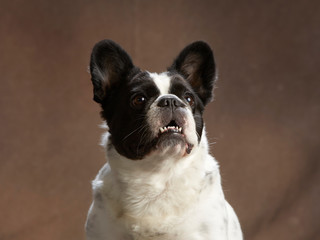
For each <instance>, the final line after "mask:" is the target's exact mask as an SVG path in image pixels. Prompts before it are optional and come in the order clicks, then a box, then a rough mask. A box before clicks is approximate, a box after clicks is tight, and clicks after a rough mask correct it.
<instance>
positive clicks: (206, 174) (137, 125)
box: [86, 40, 242, 240]
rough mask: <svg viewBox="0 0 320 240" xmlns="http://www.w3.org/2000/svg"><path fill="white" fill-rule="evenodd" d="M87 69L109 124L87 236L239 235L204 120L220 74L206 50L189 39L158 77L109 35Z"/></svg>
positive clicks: (189, 239) (187, 239) (110, 239)
mask: <svg viewBox="0 0 320 240" xmlns="http://www.w3.org/2000/svg"><path fill="white" fill-rule="evenodd" d="M90 72H91V77H92V83H93V86H94V100H95V101H96V102H98V103H99V104H100V105H101V107H102V112H101V115H102V118H103V119H104V120H105V121H106V123H107V126H108V130H107V133H106V134H104V136H103V145H104V146H105V148H106V157H107V163H106V164H105V165H104V166H103V167H102V169H101V170H100V171H99V173H98V175H97V177H96V178H95V180H94V181H93V184H92V185H93V203H92V205H91V207H90V210H89V213H88V218H87V222H86V234H87V239H88V240H102V239H103V240H149V239H152V240H156V239H159V240H160V239H161V240H169V239H170V240H222V239H229V240H231V239H232V240H239V239H242V233H241V229H240V225H239V221H238V219H237V216H236V214H235V212H234V211H233V209H232V207H231V206H230V205H229V204H228V203H227V202H226V200H225V198H224V194H223V191H222V188H221V181H220V174H219V166H218V163H217V162H216V160H215V159H214V158H213V157H212V156H211V155H210V154H209V150H208V143H207V138H206V134H205V128H204V124H203V118H202V113H203V110H204V107H205V105H207V103H209V102H210V101H211V99H212V90H213V85H214V80H215V75H216V70H215V63H214V58H213V53H212V51H211V49H210V47H209V46H208V45H207V44H206V43H204V42H194V43H192V44H190V45H188V46H187V47H186V48H184V49H183V50H182V52H181V53H180V54H179V55H178V57H177V58H176V59H175V61H174V62H173V64H172V65H171V66H170V67H169V68H168V70H167V71H166V72H163V73H160V74H157V73H150V72H147V71H143V70H141V69H139V68H138V67H136V66H134V65H133V63H132V61H131V58H130V57H129V55H128V54H127V53H126V52H125V51H124V50H123V49H122V48H121V47H120V46H119V45H118V44H116V43H114V42H113V41H110V40H103V41H101V42H99V43H97V44H96V45H95V47H94V48H93V51H92V55H91V62H90Z"/></svg>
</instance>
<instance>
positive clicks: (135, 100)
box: [132, 95, 147, 107]
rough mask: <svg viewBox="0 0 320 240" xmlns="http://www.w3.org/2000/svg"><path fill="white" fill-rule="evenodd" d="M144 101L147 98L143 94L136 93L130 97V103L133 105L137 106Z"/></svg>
mask: <svg viewBox="0 0 320 240" xmlns="http://www.w3.org/2000/svg"><path fill="white" fill-rule="evenodd" d="M146 101H147V99H146V98H145V97H144V96H143V95H138V96H135V97H134V98H133V99H132V104H133V106H135V107H139V106H142V105H143V104H144V103H145V102H146Z"/></svg>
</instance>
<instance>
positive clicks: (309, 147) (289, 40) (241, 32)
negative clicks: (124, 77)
mask: <svg viewBox="0 0 320 240" xmlns="http://www.w3.org/2000/svg"><path fill="white" fill-rule="evenodd" d="M319 25H320V2H319V1H317V0H314V1H312V0H310V1H308V0H305V1H302V0H301V1H299V0H293V1H269V0H265V1H249V0H245V1H229V0H221V1H195V0H194V1H192V0H176V1H172V0H171V1H169V0H161V1H160V0H154V1H150V0H112V1H107V0H104V1H98V0H92V1H88V0H80V1H66V0H56V1H43V0H29V1H22V0H10V1H9V0H2V1H1V2H0V81H1V82H0V98H1V99H0V123H1V128H0V133H1V136H0V148H1V149H0V150H1V155H0V157H1V161H0V213H1V215H0V239H1V240H9V239H14V240H40V239H41V240H43V239H46V240H56V239H61V240H70V239H77V240H78V239H84V222H85V218H86V213H87V210H88V207H89V205H90V201H91V189H90V181H91V180H92V179H93V178H94V176H95V174H96V173H97V171H98V169H99V168H100V167H101V166H102V165H103V164H104V161H105V160H104V154H103V150H102V149H101V148H100V147H99V146H98V142H99V138H100V135H101V133H102V130H101V129H99V128H98V125H99V124H100V123H101V120H100V118H99V114H98V112H99V107H98V105H97V104H95V103H94V102H93V101H92V88H91V82H90V80H89V79H90V76H89V74H88V73H87V66H88V63H89V55H90V52H91V49H92V47H93V45H94V44H95V43H96V42H97V41H99V40H101V39H104V38H110V39H113V40H114V41H116V42H118V43H120V44H121V45H122V46H123V47H124V48H125V49H126V50H127V51H128V52H129V53H130V54H131V56H132V58H133V60H134V62H135V63H136V64H137V65H138V66H140V67H141V68H143V69H148V70H150V71H163V70H165V69H166V67H167V66H168V65H169V64H171V62H172V59H173V58H174V57H175V56H176V55H177V53H178V52H179V51H180V50H181V49H182V48H183V47H184V46H185V45H186V44H188V43H191V42H192V41H194V40H205V41H207V42H208V43H209V44H210V45H211V46H212V47H213V49H214V52H215V57H216V61H217V64H218V68H219V81H218V82H217V85H216V89H215V101H214V102H213V103H211V104H209V106H208V107H207V112H206V114H205V118H206V122H207V131H208V135H209V139H210V142H211V150H212V153H213V154H214V156H215V157H216V158H217V159H218V161H219V162H220V165H221V171H222V178H223V186H224V189H225V193H226V197H227V199H228V200H229V201H230V202H231V204H232V205H233V206H234V208H235V209H236V212H237V213H238V216H239V218H240V221H241V224H242V227H243V231H244V235H245V238H246V239H249V240H270V239H281V240H316V239H320V227H319V219H320V204H319V201H320V191H319V183H320V182H319V181H320V170H319V169H320V168H319V167H320V166H319V161H320V159H319V156H320V146H319V143H320V139H319V130H320V127H319V123H320V79H319V73H320V71H319V68H320V67H319V66H320V58H319V56H320V26H319Z"/></svg>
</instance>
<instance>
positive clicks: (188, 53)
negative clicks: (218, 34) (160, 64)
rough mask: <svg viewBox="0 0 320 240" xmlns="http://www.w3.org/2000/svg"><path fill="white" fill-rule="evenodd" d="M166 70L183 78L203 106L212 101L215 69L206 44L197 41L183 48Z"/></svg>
mask: <svg viewBox="0 0 320 240" xmlns="http://www.w3.org/2000/svg"><path fill="white" fill-rule="evenodd" d="M168 70H169V71H175V72H178V73H180V74H181V75H182V76H184V77H185V79H186V80H187V81H188V82H189V84H190V85H191V86H192V88H193V89H194V91H195V92H196V93H197V94H198V96H199V97H200V99H201V100H202V102H203V104H204V105H206V104H207V103H208V102H210V101H211V100H212V89H213V85H214V81H215V78H216V68H215V62H214V58H213V53H212V50H211V48H210V47H209V45H208V44H207V43H205V42H201V41H198V42H194V43H192V44H190V45H188V46H187V47H185V48H184V49H183V50H182V51H181V53H180V54H179V55H178V57H177V58H176V59H175V61H174V62H173V64H172V65H171V67H169V68H168Z"/></svg>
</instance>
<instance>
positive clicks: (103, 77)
mask: <svg viewBox="0 0 320 240" xmlns="http://www.w3.org/2000/svg"><path fill="white" fill-rule="evenodd" d="M132 68H134V65H133V63H132V61H131V58H130V56H129V55H128V54H127V53H126V52H125V51H124V50H123V49H122V48H121V47H120V46H119V45H118V44H116V43H115V42H113V41H111V40H102V41H100V42H98V43H97V44H96V45H95V46H94V48H93V50H92V53H91V60H90V74H91V80H92V84H93V93H94V98H93V99H94V100H95V101H96V102H98V103H102V101H103V99H104V98H105V95H106V92H107V90H108V89H109V88H110V87H112V86H113V85H114V84H117V83H118V82H119V81H121V80H122V79H123V78H125V77H126V75H127V74H128V73H129V72H130V70H132Z"/></svg>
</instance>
